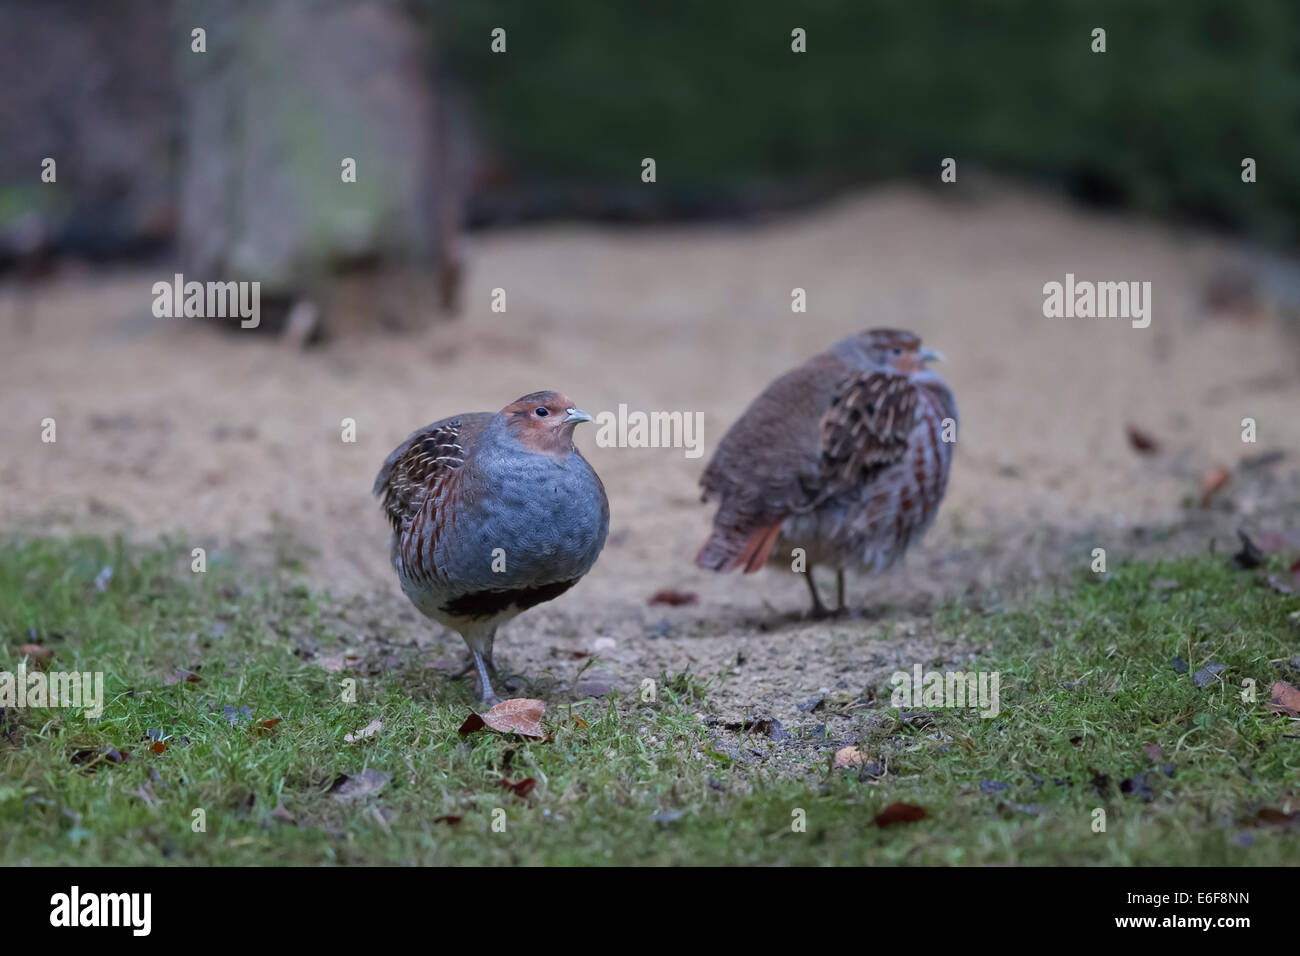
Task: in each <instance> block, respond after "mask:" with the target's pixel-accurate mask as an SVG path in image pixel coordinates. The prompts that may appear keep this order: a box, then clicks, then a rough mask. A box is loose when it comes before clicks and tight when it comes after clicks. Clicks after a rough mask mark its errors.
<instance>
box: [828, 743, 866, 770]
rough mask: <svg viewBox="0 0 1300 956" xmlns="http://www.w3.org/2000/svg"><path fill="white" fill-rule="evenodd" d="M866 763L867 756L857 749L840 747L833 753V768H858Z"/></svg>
mask: <svg viewBox="0 0 1300 956" xmlns="http://www.w3.org/2000/svg"><path fill="white" fill-rule="evenodd" d="M866 762H867V756H866V754H864V753H863V752H862V751H861V750H859V749H858V748H857V747H841V748H840V749H839V750H837V751H835V761H834V766H836V767H860V766H862V765H863V764H864V763H866Z"/></svg>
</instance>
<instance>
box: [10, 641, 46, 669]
mask: <svg viewBox="0 0 1300 956" xmlns="http://www.w3.org/2000/svg"><path fill="white" fill-rule="evenodd" d="M18 656H19V657H26V658H28V659H30V660H31V662H32V663H33V664H35V665H36V666H37V667H38V668H40V669H41V670H45V665H46V664H48V663H49V662H50V660H51V659H52V658H53V657H54V652H53V651H52V650H50V649H49V648H48V647H41V645H39V644H24V645H23V646H22V647H20V648H18Z"/></svg>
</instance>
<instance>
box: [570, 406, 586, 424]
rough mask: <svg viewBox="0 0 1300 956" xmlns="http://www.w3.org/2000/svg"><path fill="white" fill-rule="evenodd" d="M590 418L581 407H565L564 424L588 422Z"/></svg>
mask: <svg viewBox="0 0 1300 956" xmlns="http://www.w3.org/2000/svg"><path fill="white" fill-rule="evenodd" d="M591 420H592V419H591V416H590V415H588V414H587V413H586V412H584V411H583V410H582V409H581V408H568V409H565V416H564V424H566V425H568V424H574V425H576V424H578V423H579V422H589V421H591Z"/></svg>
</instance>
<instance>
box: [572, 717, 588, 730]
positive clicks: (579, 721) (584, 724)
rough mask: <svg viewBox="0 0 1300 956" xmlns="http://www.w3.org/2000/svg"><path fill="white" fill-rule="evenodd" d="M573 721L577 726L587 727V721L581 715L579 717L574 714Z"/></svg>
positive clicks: (584, 728)
mask: <svg viewBox="0 0 1300 956" xmlns="http://www.w3.org/2000/svg"><path fill="white" fill-rule="evenodd" d="M573 722H574V723H575V724H577V725H578V726H579V727H581V728H582V729H583V730H586V729H587V722H586V721H585V720H583V719H582V718H581V717H579V716H578V715H577V714H574V716H573Z"/></svg>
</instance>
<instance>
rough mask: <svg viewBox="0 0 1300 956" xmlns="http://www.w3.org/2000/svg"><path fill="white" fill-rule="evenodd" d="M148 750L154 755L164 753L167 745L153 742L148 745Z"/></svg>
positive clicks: (157, 741)
mask: <svg viewBox="0 0 1300 956" xmlns="http://www.w3.org/2000/svg"><path fill="white" fill-rule="evenodd" d="M149 749H150V750H152V751H153V752H154V753H156V754H161V753H166V751H167V745H166V744H165V743H163V742H162V741H161V740H155V741H154V742H153V743H152V744H150V745H149Z"/></svg>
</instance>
